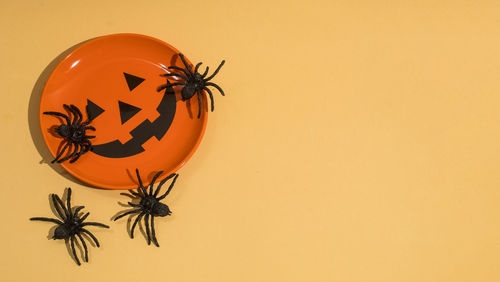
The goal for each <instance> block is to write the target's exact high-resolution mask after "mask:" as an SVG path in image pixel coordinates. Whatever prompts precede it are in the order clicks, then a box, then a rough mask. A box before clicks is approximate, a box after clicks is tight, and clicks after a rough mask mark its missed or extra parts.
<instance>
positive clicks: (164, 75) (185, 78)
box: [161, 72, 188, 80]
mask: <svg viewBox="0 0 500 282" xmlns="http://www.w3.org/2000/svg"><path fill="white" fill-rule="evenodd" d="M161 76H163V77H169V76H170V77H180V78H182V79H184V80H188V78H187V77H186V76H185V75H183V74H180V73H177V72H173V73H164V74H161Z"/></svg>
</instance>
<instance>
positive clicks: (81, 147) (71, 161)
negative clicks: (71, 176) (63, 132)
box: [69, 145, 87, 164]
mask: <svg viewBox="0 0 500 282" xmlns="http://www.w3.org/2000/svg"><path fill="white" fill-rule="evenodd" d="M79 147H80V150H79V151H78V153H77V154H76V156H75V157H74V158H72V159H71V160H70V161H69V163H70V164H71V163H74V162H76V161H77V160H78V159H79V158H80V156H81V155H82V154H84V153H86V152H87V151H85V150H84V146H83V145H80V146H79Z"/></svg>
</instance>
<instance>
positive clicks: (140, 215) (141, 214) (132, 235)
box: [130, 212, 145, 239]
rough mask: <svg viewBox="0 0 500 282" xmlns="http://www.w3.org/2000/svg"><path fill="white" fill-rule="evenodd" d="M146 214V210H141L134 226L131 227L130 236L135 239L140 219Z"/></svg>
mask: <svg viewBox="0 0 500 282" xmlns="http://www.w3.org/2000/svg"><path fill="white" fill-rule="evenodd" d="M144 214H145V212H141V213H140V214H139V215H138V216H137V217H136V219H135V221H134V224H132V228H130V238H132V239H134V229H135V226H136V225H137V223H138V222H139V220H141V218H142V216H143V215H144Z"/></svg>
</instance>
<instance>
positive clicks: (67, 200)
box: [66, 187, 73, 217]
mask: <svg viewBox="0 0 500 282" xmlns="http://www.w3.org/2000/svg"><path fill="white" fill-rule="evenodd" d="M66 208H67V209H68V216H70V217H73V215H72V214H71V188H70V187H68V197H67V198H66Z"/></svg>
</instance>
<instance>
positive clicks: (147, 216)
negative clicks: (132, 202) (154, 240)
mask: <svg viewBox="0 0 500 282" xmlns="http://www.w3.org/2000/svg"><path fill="white" fill-rule="evenodd" d="M148 221H149V214H148V213H147V214H146V216H145V217H144V223H145V224H144V225H146V234H147V235H148V245H151V236H150V235H149V222H148Z"/></svg>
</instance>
